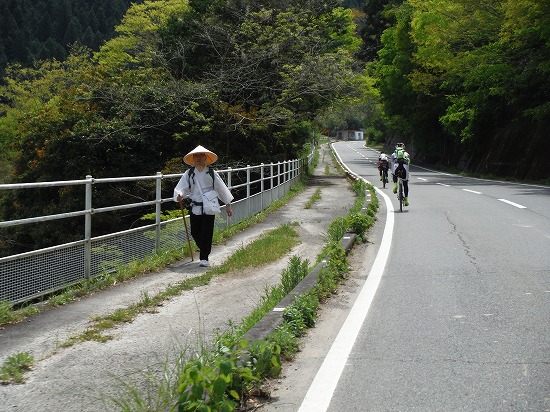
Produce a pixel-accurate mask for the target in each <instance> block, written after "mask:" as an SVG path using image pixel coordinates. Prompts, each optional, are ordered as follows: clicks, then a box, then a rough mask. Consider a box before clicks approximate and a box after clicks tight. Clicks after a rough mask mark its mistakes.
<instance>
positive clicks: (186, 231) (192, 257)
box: [179, 199, 195, 261]
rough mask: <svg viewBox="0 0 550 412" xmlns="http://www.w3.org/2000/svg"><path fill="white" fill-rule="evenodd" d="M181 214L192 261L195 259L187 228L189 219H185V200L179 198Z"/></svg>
mask: <svg viewBox="0 0 550 412" xmlns="http://www.w3.org/2000/svg"><path fill="white" fill-rule="evenodd" d="M179 204H180V209H181V215H182V217H183V225H184V226H185V236H187V246H189V254H190V255H191V261H193V260H195V259H194V256H193V248H191V241H190V240H189V230H188V229H187V219H185V209H184V207H183V202H182V200H181V199H180V200H179Z"/></svg>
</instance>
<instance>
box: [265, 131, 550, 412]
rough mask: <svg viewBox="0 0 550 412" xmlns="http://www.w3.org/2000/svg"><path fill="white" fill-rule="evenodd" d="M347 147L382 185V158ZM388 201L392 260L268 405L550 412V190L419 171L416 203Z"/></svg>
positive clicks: (414, 183)
mask: <svg viewBox="0 0 550 412" xmlns="http://www.w3.org/2000/svg"><path fill="white" fill-rule="evenodd" d="M335 149H336V151H337V153H338V155H339V156H340V157H341V159H342V161H343V162H344V163H345V164H346V165H347V167H348V168H349V169H350V170H351V171H353V172H354V173H356V174H358V175H360V176H362V177H364V178H366V179H367V180H368V181H371V182H373V183H374V184H375V185H377V186H380V187H381V185H380V184H379V182H378V174H377V170H376V161H377V157H378V153H376V152H375V151H373V150H370V149H367V148H365V147H364V146H363V142H339V143H337V144H335ZM379 198H380V203H381V205H382V209H381V214H380V215H381V219H382V220H383V221H384V224H385V225H386V226H385V228H386V232H384V236H385V239H382V238H381V235H380V236H378V237H377V238H376V239H375V240H373V242H374V243H377V242H379V244H378V247H379V250H380V252H379V253H378V255H379V256H380V255H381V254H382V255H383V254H384V252H385V251H386V252H387V254H388V258H387V261H385V265H383V266H382V269H381V270H380V271H379V273H378V272H377V268H376V266H377V264H380V263H381V262H374V265H371V266H368V267H365V268H364V270H365V271H370V272H368V273H370V274H369V275H368V279H367V280H366V282H364V283H362V285H361V289H360V290H358V291H357V292H356V293H355V294H354V298H355V299H356V300H355V302H356V304H355V306H353V302H351V303H350V304H349V305H348V311H347V312H346V317H344V316H343V315H342V314H341V313H339V314H338V315H337V316H334V317H338V318H340V319H344V320H345V322H342V323H341V324H339V325H338V328H340V327H341V329H339V332H338V334H336V333H332V338H333V339H332V340H331V343H330V344H327V345H325V348H326V349H327V351H326V352H325V353H323V354H322V358H321V355H320V354H319V353H316V352H313V354H312V352H310V350H315V349H308V348H305V349H304V353H302V354H300V358H299V359H298V360H297V361H296V362H295V364H294V365H293V366H292V367H293V368H294V370H295V371H298V370H299V371H300V373H294V371H293V370H292V369H288V370H287V371H286V373H287V375H288V376H289V379H290V381H289V382H285V383H283V384H282V385H281V386H280V387H279V388H277V389H278V399H277V401H276V402H274V403H273V404H272V405H271V406H270V407H268V408H266V410H268V411H269V410H277V411H293V410H294V411H295V410H300V411H315V412H318V411H323V410H329V411H337V412H344V411H548V410H550V329H549V325H550V322H549V320H550V254H549V253H548V252H549V251H550V189H548V188H546V187H537V186H530V185H519V184H511V183H502V182H494V181H486V180H479V179H471V178H464V177H459V176H454V175H448V174H441V173H437V172H434V171H430V170H426V169H421V168H418V167H414V166H413V167H411V181H410V196H409V198H410V202H411V205H410V207H408V208H405V211H404V212H403V213H400V212H399V211H398V205H397V199H396V198H395V195H393V194H392V193H391V187H390V188H387V189H384V190H380V191H379ZM393 209H397V211H396V212H394V211H393ZM386 212H387V214H386ZM379 223H381V222H379ZM392 225H393V228H392ZM388 227H389V229H390V230H391V234H388V233H387V230H388ZM378 230H379V231H380V232H382V230H380V228H379V229H378ZM390 237H391V244H389V245H385V244H384V243H385V242H386V243H387V242H388V241H389V238H390ZM385 248H386V249H387V250H385ZM357 302H360V303H359V304H357ZM347 313H349V315H348V314H347ZM331 317H332V316H331V315H330V314H329V315H326V314H325V316H324V318H325V319H330V318H331ZM342 324H343V326H342ZM331 327H334V325H331ZM319 328H320V329H321V330H320V332H319V333H320V336H326V335H323V333H324V332H323V331H322V329H323V326H322V325H320V326H319ZM316 333H317V332H313V335H312V336H310V337H309V338H308V339H310V340H311V341H313V342H314V341H315V336H314V335H315V334H316ZM326 333H328V336H331V335H330V333H331V332H326ZM321 340H322V339H321ZM308 346H309V345H308ZM321 346H322V344H321ZM321 352H322V351H321ZM308 365H309V366H308ZM308 368H311V369H313V370H314V371H315V372H314V373H312V372H311V369H308ZM308 370H309V372H308ZM297 375H300V376H301V378H302V380H307V383H303V382H302V383H301V384H298V383H296V382H297V381H296V380H293V379H296V376H297ZM314 378H315V379H314ZM311 381H313V383H311ZM305 388H307V389H305ZM291 389H293V390H291ZM305 390H307V395H306V394H305ZM291 392H292V393H293V395H292V396H290V395H289V393H291ZM296 394H298V395H296Z"/></svg>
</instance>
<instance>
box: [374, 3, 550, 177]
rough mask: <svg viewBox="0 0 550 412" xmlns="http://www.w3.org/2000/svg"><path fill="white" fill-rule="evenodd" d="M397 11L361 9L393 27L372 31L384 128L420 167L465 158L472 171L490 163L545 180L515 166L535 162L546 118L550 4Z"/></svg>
mask: <svg viewBox="0 0 550 412" xmlns="http://www.w3.org/2000/svg"><path fill="white" fill-rule="evenodd" d="M370 3H372V6H371V4H370ZM398 3H399V2H396V3H390V4H389V5H387V6H385V8H383V9H382V7H381V5H380V4H379V3H377V2H369V5H368V7H369V8H371V7H375V8H376V6H378V11H381V10H383V12H382V14H381V15H382V16H385V17H384V18H389V20H387V22H391V24H390V26H389V27H388V28H386V29H385V30H384V31H383V32H382V31H381V29H380V28H379V29H378V33H379V34H381V37H380V38H381V45H382V48H381V49H380V50H379V52H378V59H376V61H375V62H374V64H372V65H371V66H370V70H369V73H370V74H371V75H372V76H373V77H374V78H376V79H377V87H378V88H379V90H380V93H381V97H382V99H383V103H384V113H385V116H386V124H387V125H389V126H390V127H391V128H393V129H395V130H398V131H399V133H400V134H401V135H404V136H405V137H406V138H407V139H408V140H409V141H411V143H412V142H414V147H415V149H416V151H417V152H422V153H423V155H424V156H425V157H427V158H429V157H430V155H431V156H438V157H444V158H445V160H448V161H455V158H458V157H460V155H461V154H462V153H466V152H468V154H469V156H474V159H472V162H471V164H472V165H476V166H477V165H479V163H478V161H479V162H484V161H485V159H488V158H492V159H495V162H497V163H499V162H500V163H507V162H509V163H510V164H511V165H512V166H511V167H510V169H509V170H510V171H512V170H516V173H519V174H522V175H524V176H529V175H536V176H540V174H541V172H543V173H544V171H543V169H541V168H540V167H539V166H538V163H539V162H528V163H530V166H529V167H527V168H526V167H517V166H514V165H524V164H525V163H526V162H527V161H526V160H525V159H533V158H536V157H537V151H536V150H537V149H536V147H537V146H538V145H540V144H541V143H542V136H541V134H540V128H541V127H542V128H545V127H546V125H547V123H546V120H545V119H548V117H549V114H550V104H549V103H548V102H549V101H550V92H549V90H550V80H549V79H550V76H549V71H550V66H549V65H548V61H549V58H550V48H549V44H550V42H549V40H550V35H549V31H548V27H549V26H550V17H549V16H550V13H549V12H550V6H549V4H548V2H546V1H542V2H541V1H536V0H518V1H506V0H499V1H494V2H491V3H490V4H486V3H484V2H481V3H480V2H476V1H472V0H427V1H425V0H407V1H404V2H402V4H398ZM370 57H371V59H372V55H371V56H370ZM382 127H383V126H382ZM500 130H504V131H505V133H506V134H505V136H502V135H501V134H499V133H500ZM503 140H504V141H505V142H503ZM518 147H521V149H520V152H519V154H518ZM483 171H486V170H483ZM501 173H502V172H501Z"/></svg>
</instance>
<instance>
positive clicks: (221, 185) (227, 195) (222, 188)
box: [214, 170, 233, 205]
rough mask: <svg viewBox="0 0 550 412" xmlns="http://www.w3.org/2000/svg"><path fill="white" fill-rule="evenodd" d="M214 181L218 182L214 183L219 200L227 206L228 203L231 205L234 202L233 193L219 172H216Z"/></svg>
mask: <svg viewBox="0 0 550 412" xmlns="http://www.w3.org/2000/svg"><path fill="white" fill-rule="evenodd" d="M214 180H215V181H216V182H215V183H214V189H215V190H216V192H218V198H219V199H220V200H221V201H222V202H223V203H225V204H226V205H227V204H228V203H231V201H232V200H233V195H232V194H231V191H230V190H229V189H228V187H227V185H226V184H225V182H224V181H223V179H222V178H221V177H220V175H219V174H218V172H216V171H215V170H214Z"/></svg>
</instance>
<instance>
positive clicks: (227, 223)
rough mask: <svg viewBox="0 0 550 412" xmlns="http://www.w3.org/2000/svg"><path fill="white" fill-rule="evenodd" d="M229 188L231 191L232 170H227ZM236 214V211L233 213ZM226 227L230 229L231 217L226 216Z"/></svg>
mask: <svg viewBox="0 0 550 412" xmlns="http://www.w3.org/2000/svg"><path fill="white" fill-rule="evenodd" d="M227 187H228V188H229V190H231V168H230V167H229V168H227ZM233 213H235V211H233ZM225 227H229V216H227V214H226V215H225Z"/></svg>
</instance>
